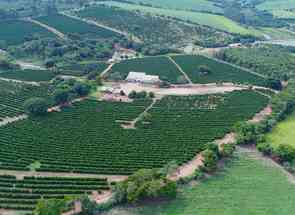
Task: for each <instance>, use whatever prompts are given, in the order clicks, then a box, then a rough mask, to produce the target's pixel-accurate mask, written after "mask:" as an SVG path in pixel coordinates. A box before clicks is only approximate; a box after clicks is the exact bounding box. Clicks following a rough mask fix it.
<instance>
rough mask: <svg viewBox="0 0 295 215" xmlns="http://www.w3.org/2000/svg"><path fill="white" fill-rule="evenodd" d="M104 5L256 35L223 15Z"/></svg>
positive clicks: (112, 4) (115, 4)
mask: <svg viewBox="0 0 295 215" xmlns="http://www.w3.org/2000/svg"><path fill="white" fill-rule="evenodd" d="M103 4H106V5H110V6H117V7H120V8H123V9H126V10H139V11H141V12H144V13H152V14H157V15H165V16H171V17H176V18H179V19H182V20H185V21H186V20H189V21H191V22H194V23H198V24H200V25H206V26H210V27H213V28H216V29H219V30H222V31H227V32H230V33H240V34H256V32H255V31H252V30H250V29H246V28H244V27H242V26H240V25H239V24H238V23H236V22H234V21H232V20H230V19H228V18H226V17H224V16H221V15H215V14H210V13H200V12H191V11H185V10H176V9H163V8H154V7H148V6H142V5H135V4H128V3H121V2H113V1H108V2H103Z"/></svg>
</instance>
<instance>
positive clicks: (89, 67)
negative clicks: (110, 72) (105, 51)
mask: <svg viewBox="0 0 295 215" xmlns="http://www.w3.org/2000/svg"><path fill="white" fill-rule="evenodd" d="M107 67H108V64H106V63H104V62H92V63H72V64H68V65H62V66H59V67H58V69H59V70H60V73H61V74H63V75H74V76H82V75H85V74H87V73H89V71H93V70H94V71H96V72H97V73H98V74H100V73H102V72H103V71H104V70H105V69H106V68H107Z"/></svg>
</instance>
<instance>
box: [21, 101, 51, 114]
mask: <svg viewBox="0 0 295 215" xmlns="http://www.w3.org/2000/svg"><path fill="white" fill-rule="evenodd" d="M48 106H49V105H48V102H47V101H46V100H45V99H43V98H30V99H28V100H26V101H25V103H24V108H25V110H26V112H27V113H28V114H31V115H36V116H40V115H44V114H46V113H47V109H48Z"/></svg>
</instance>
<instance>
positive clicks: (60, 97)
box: [53, 89, 70, 104]
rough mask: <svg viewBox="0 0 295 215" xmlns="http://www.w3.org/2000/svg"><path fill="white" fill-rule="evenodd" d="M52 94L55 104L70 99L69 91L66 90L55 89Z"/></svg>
mask: <svg viewBox="0 0 295 215" xmlns="http://www.w3.org/2000/svg"><path fill="white" fill-rule="evenodd" d="M53 94H54V101H55V102H56V104H64V103H67V102H69V101H70V92H69V91H68V90H64V89H57V90H55V91H54V93H53Z"/></svg>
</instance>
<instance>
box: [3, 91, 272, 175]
mask: <svg viewBox="0 0 295 215" xmlns="http://www.w3.org/2000/svg"><path fill="white" fill-rule="evenodd" d="M149 103H150V101H136V102H134V103H109V102H96V101H91V100H86V101H84V102H80V103H76V104H74V106H73V107H72V108H67V109H64V110H63V111H62V112H61V113H52V114H51V115H49V116H47V117H42V118H31V119H29V120H24V121H19V122H17V123H13V124H10V125H7V126H5V127H1V128H0V133H1V137H0V168H1V169H13V170H28V169H29V166H30V165H32V164H33V163H34V162H36V161H38V162H40V163H41V167H40V168H38V169H36V170H37V171H50V172H78V173H96V174H118V175H128V174H131V173H133V172H134V171H136V170H138V169H142V168H158V167H161V166H163V165H164V164H166V163H167V162H169V161H171V160H176V161H177V162H178V163H179V164H181V163H183V162H187V161H189V160H190V159H192V158H193V157H194V156H195V154H196V153H198V152H199V151H200V150H203V149H204V148H205V147H206V144H207V143H208V142H212V141H213V140H214V139H216V138H221V137H223V136H224V135H225V134H226V133H227V132H229V131H230V129H231V128H232V126H233V125H234V124H235V123H236V122H238V121H244V120H246V119H249V118H251V117H252V116H253V115H254V114H255V113H256V112H258V111H260V110H261V109H262V108H263V107H264V106H265V105H266V104H267V103H268V99H267V98H266V97H265V96H262V95H260V94H258V93H256V92H253V91H241V92H240V91H237V92H233V93H229V94H224V95H223V94H222V95H215V96H212V95H211V96H188V97H173V96H169V97H165V98H164V99H163V100H161V101H158V102H157V103H156V104H155V106H154V107H153V108H152V109H151V110H150V114H151V115H152V119H151V122H142V121H140V122H138V123H137V125H136V126H137V129H123V128H122V127H121V126H120V124H121V123H122V122H119V121H118V120H120V121H122V120H132V119H134V118H136V117H137V116H138V115H139V114H140V113H141V112H142V111H143V110H144V109H145V107H147V106H148V104H149Z"/></svg>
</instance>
